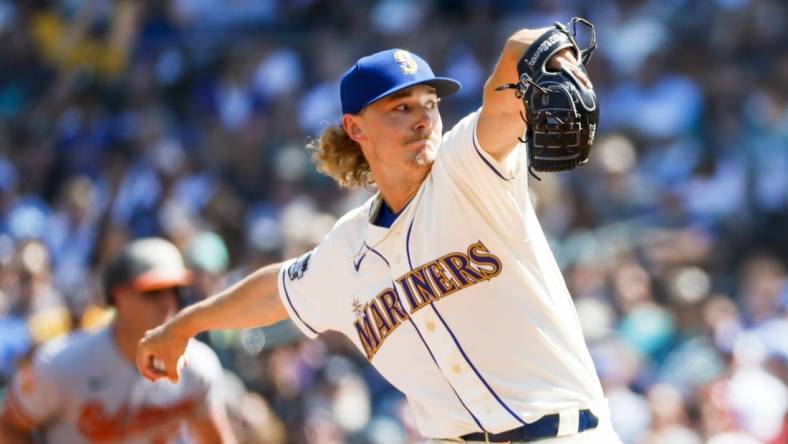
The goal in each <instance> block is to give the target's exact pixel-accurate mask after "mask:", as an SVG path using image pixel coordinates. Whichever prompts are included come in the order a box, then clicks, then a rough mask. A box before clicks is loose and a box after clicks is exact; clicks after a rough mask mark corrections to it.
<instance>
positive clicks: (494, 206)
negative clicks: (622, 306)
mask: <svg viewBox="0 0 788 444" xmlns="http://www.w3.org/2000/svg"><path fill="white" fill-rule="evenodd" d="M477 119H478V112H475V113H472V114H470V115H468V116H467V117H465V118H464V119H463V120H462V121H460V122H459V123H458V124H457V125H456V126H455V127H454V128H453V129H452V130H451V131H449V132H448V133H446V134H445V135H444V136H443V141H442V145H441V148H440V150H439V152H438V154H437V158H436V160H435V163H434V165H433V167H432V171H431V173H430V174H429V175H428V176H427V178H426V179H425V180H424V182H423V183H422V185H421V187H420V188H419V190H418V192H417V194H416V195H415V197H414V198H413V200H412V201H411V202H410V203H409V204H408V205H407V207H406V208H405V209H403V210H402V211H401V212H400V214H399V215H398V217H397V219H396V220H395V221H394V222H393V224H392V225H391V227H390V228H382V227H379V226H376V225H373V224H372V222H371V221H374V218H375V215H376V213H377V211H378V209H379V206H380V198H379V196H376V197H373V198H372V199H370V200H369V201H368V202H367V203H366V204H364V205H362V206H361V207H359V208H357V209H355V210H352V211H350V212H349V213H348V214H347V215H345V216H344V217H343V218H341V219H340V220H339V221H338V222H337V224H336V226H335V227H334V229H333V230H332V231H331V232H330V233H329V234H328V235H326V237H325V238H324V239H323V241H322V242H321V243H320V245H318V246H317V247H316V248H315V249H314V250H312V251H311V252H309V253H307V254H305V255H304V256H302V257H301V258H298V259H295V260H293V261H291V262H288V263H286V264H285V266H284V267H283V268H282V271H281V274H280V276H279V287H280V288H279V290H280V296H281V298H282V300H283V302H284V305H285V306H286V307H287V310H288V311H289V314H290V317H291V318H292V319H293V320H294V322H295V324H296V325H297V326H298V327H299V328H300V329H301V330H302V331H303V332H304V333H305V334H306V335H307V336H309V337H315V336H316V335H317V334H318V333H320V332H322V331H325V330H336V331H339V332H342V333H344V334H345V335H347V336H348V337H349V338H350V339H351V340H352V341H353V342H354V343H355V344H356V346H358V348H359V349H360V350H361V351H362V352H363V353H364V354H366V356H367V358H368V359H369V361H370V362H371V363H372V364H373V365H374V366H375V367H376V368H377V369H378V371H380V373H381V374H382V375H383V376H384V377H385V378H386V379H388V381H390V382H391V383H392V384H393V385H394V386H396V387H397V388H398V389H399V390H401V391H402V392H403V393H404V394H405V395H406V396H407V398H408V401H409V403H410V405H411V406H412V408H413V411H414V413H415V417H416V421H417V423H418V427H419V429H420V431H421V432H422V434H423V435H424V436H426V437H431V438H453V437H458V436H462V435H464V434H467V433H470V432H478V431H487V432H490V433H499V432H502V431H506V430H509V429H513V428H516V427H519V426H521V425H523V424H525V423H530V422H533V421H534V420H536V419H538V418H540V417H541V416H543V415H545V414H551V413H560V412H564V411H567V410H569V411H571V410H573V409H578V408H580V409H582V408H587V407H588V408H591V407H594V408H596V409H597V410H595V412H597V414H598V415H603V414H604V412H600V411H599V406H600V405H601V406H603V407H602V409H603V410H606V406H605V401H604V396H603V393H602V388H601V385H600V383H599V379H598V377H597V375H596V371H595V369H594V365H593V362H592V360H591V357H590V354H589V352H588V349H587V347H586V345H585V341H584V339H583V334H582V332H581V328H580V322H579V320H578V316H577V313H576V311H575V309H574V305H573V303H572V299H571V297H570V295H569V292H568V290H567V288H566V285H565V283H564V279H563V277H562V275H561V272H560V270H559V268H558V265H557V264H556V261H555V259H554V257H553V254H552V252H551V250H550V248H549V246H548V244H547V241H546V239H545V236H544V233H543V232H542V229H541V227H540V225H539V222H538V221H537V219H536V215H535V213H534V209H533V207H532V205H531V202H530V200H529V198H528V188H527V168H526V165H525V162H526V159H525V157H526V156H525V148H524V146H522V145H520V146H518V147H517V148H516V149H515V150H514V151H513V152H512V155H510V156H509V158H508V159H507V160H506V161H505V162H496V161H495V160H494V159H493V158H492V157H490V156H489V155H488V154H487V153H486V152H485V151H483V150H482V149H481V148H480V146H479V143H478V140H477V139H476V131H475V127H476V122H477ZM575 411H576V410H575ZM575 431H576V426H575Z"/></svg>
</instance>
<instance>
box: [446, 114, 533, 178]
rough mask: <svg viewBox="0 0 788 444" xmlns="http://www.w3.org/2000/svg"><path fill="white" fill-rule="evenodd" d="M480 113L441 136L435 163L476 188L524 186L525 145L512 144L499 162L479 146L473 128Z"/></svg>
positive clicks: (474, 128)
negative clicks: (510, 149) (510, 148)
mask: <svg viewBox="0 0 788 444" xmlns="http://www.w3.org/2000/svg"><path fill="white" fill-rule="evenodd" d="M480 112H481V110H477V111H475V112H473V113H471V114H469V115H467V116H465V117H464V118H463V119H462V120H460V122H458V123H457V124H456V125H455V126H454V127H453V128H452V129H451V130H450V131H449V132H447V133H446V134H444V136H443V142H442V145H441V150H440V152H439V154H438V159H437V162H438V163H439V164H440V165H441V166H443V168H445V170H446V172H447V173H448V174H449V175H450V176H451V177H452V178H453V179H454V180H458V181H461V182H463V183H466V184H468V185H472V186H475V187H480V186H481V187H485V188H489V187H496V188H516V187H519V186H522V185H524V183H523V182H524V180H525V179H526V178H525V177H524V176H525V174H524V171H525V170H526V165H525V163H526V156H525V145H524V144H523V143H521V142H519V141H518V140H513V141H512V146H513V147H514V149H513V150H512V152H511V153H510V154H509V156H508V157H507V158H506V159H503V160H502V161H498V160H496V159H494V158H493V157H492V156H490V155H489V154H487V152H486V151H485V150H484V149H483V147H482V146H481V144H480V143H479V139H478V137H477V135H476V125H477V122H478V121H479V114H480Z"/></svg>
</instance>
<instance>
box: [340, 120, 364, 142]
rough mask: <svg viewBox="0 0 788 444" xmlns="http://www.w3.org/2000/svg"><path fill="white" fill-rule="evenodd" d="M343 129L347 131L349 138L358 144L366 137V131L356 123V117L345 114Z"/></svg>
mask: <svg viewBox="0 0 788 444" xmlns="http://www.w3.org/2000/svg"><path fill="white" fill-rule="evenodd" d="M342 127H343V128H344V129H345V132H346V133H347V135H348V137H350V138H351V139H353V140H354V141H356V142H358V141H359V139H361V138H363V137H364V131H363V130H362V129H361V126H360V125H359V123H358V122H357V121H356V119H355V118H354V116H351V115H349V114H345V115H344V116H343V117H342Z"/></svg>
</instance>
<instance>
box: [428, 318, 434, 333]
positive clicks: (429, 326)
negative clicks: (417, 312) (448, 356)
mask: <svg viewBox="0 0 788 444" xmlns="http://www.w3.org/2000/svg"><path fill="white" fill-rule="evenodd" d="M427 331H428V332H430V333H432V332H434V331H435V323H434V322H432V321H427Z"/></svg>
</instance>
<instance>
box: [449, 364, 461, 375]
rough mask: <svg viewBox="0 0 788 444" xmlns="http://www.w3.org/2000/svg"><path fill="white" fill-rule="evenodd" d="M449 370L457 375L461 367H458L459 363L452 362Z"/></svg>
mask: <svg viewBox="0 0 788 444" xmlns="http://www.w3.org/2000/svg"><path fill="white" fill-rule="evenodd" d="M451 371H453V372H454V373H456V374H458V375H459V374H460V372H462V367H460V364H454V365H452V366H451Z"/></svg>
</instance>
